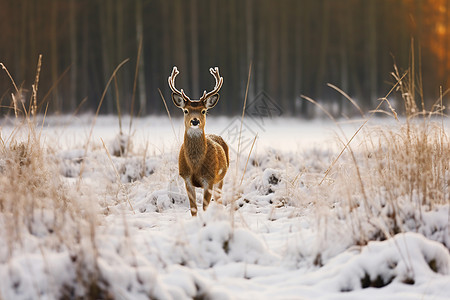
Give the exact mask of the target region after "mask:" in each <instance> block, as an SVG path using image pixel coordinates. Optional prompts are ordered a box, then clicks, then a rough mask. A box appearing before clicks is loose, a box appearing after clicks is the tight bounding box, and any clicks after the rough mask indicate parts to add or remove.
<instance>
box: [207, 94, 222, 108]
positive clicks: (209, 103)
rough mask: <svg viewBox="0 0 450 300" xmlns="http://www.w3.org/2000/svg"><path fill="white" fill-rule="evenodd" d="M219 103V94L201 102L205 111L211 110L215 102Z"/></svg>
mask: <svg viewBox="0 0 450 300" xmlns="http://www.w3.org/2000/svg"><path fill="white" fill-rule="evenodd" d="M218 101H219V94H214V95H212V96H210V97H208V98H206V99H205V100H203V103H204V104H205V107H206V108H207V109H210V108H213V107H214V106H215V105H216V104H217V102H218Z"/></svg>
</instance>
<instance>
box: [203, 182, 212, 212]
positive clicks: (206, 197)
mask: <svg viewBox="0 0 450 300" xmlns="http://www.w3.org/2000/svg"><path fill="white" fill-rule="evenodd" d="M212 189H213V185H212V184H206V185H205V187H204V188H203V210H206V209H207V208H208V205H209V202H210V201H211V192H212Z"/></svg>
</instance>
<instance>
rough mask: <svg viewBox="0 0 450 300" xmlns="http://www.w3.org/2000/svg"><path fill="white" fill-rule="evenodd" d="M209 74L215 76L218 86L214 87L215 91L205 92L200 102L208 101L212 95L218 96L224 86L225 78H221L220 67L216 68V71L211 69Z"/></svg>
mask: <svg viewBox="0 0 450 300" xmlns="http://www.w3.org/2000/svg"><path fill="white" fill-rule="evenodd" d="M209 73H211V75H212V76H214V78H215V79H216V85H215V86H214V89H213V90H212V91H211V92H209V93H206V91H204V92H203V96H202V97H201V98H200V101H202V100H205V99H208V98H209V97H211V96H212V95H214V94H217V93H218V92H219V90H220V88H221V87H222V84H223V77H220V74H219V68H218V67H215V68H214V69H213V68H210V69H209Z"/></svg>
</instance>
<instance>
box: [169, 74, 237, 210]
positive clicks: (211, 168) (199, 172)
mask: <svg viewBox="0 0 450 300" xmlns="http://www.w3.org/2000/svg"><path fill="white" fill-rule="evenodd" d="M209 72H210V73H211V75H212V76H213V77H214V79H215V81H216V84H215V86H214V89H213V90H212V91H210V92H208V93H207V92H206V90H205V91H204V92H203V95H202V96H201V98H200V99H199V100H191V99H190V98H189V97H188V96H187V95H186V94H185V93H184V91H183V89H181V90H178V89H177V88H176V87H175V78H176V77H177V75H178V74H179V73H180V72H179V71H178V69H177V67H176V66H175V67H173V69H172V73H171V75H170V76H169V78H168V82H169V87H170V89H171V90H172V101H173V103H174V104H175V106H177V107H178V108H180V109H181V110H182V111H183V113H184V127H185V131H184V141H183V144H182V145H181V148H180V153H179V156H178V169H179V175H180V176H181V177H182V178H183V179H184V182H185V186H186V191H187V195H188V198H189V205H190V211H191V215H192V216H193V217H195V216H196V215H197V201H196V193H195V188H203V210H204V211H205V210H206V209H207V208H208V205H209V203H210V201H211V196H212V195H211V193H212V192H213V191H214V200H215V201H216V202H217V203H219V204H221V203H222V202H221V200H220V196H221V195H220V194H221V190H222V186H223V179H224V177H225V174H226V173H227V170H228V166H229V164H230V159H229V154H228V145H227V144H226V143H225V141H224V140H223V139H222V137H220V136H218V135H214V134H205V125H206V114H207V112H208V111H209V110H210V109H211V108H213V107H214V106H215V105H216V104H217V102H218V101H219V90H220V88H221V87H222V84H223V77H221V76H220V74H219V68H217V67H216V68H214V69H213V68H210V69H209ZM214 188H216V190H215V189H214Z"/></svg>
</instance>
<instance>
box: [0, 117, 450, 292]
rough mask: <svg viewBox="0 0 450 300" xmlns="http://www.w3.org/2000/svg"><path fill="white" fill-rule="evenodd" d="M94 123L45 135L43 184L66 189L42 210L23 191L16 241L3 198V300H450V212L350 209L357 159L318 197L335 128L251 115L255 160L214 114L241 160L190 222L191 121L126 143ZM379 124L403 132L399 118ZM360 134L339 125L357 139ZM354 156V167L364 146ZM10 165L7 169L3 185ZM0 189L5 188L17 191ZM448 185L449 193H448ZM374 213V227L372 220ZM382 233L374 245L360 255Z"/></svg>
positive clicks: (150, 126) (48, 128)
mask: <svg viewBox="0 0 450 300" xmlns="http://www.w3.org/2000/svg"><path fill="white" fill-rule="evenodd" d="M93 120H94V119H93V116H89V115H85V116H80V117H67V116H60V117H57V116H52V117H47V119H46V121H45V123H44V126H43V129H42V132H41V137H40V143H41V146H42V147H43V149H45V153H46V154H45V162H46V165H48V169H45V172H44V173H45V174H43V175H42V176H43V178H46V180H47V181H46V183H45V187H46V189H51V187H52V185H53V186H55V189H56V190H57V191H62V192H61V193H62V194H63V195H64V197H66V198H67V199H66V200H64V199H63V200H64V201H65V202H64V201H63V202H62V203H63V204H60V202H58V201H59V200H54V201H55V203H56V204H52V203H53V202H51V201H50V200H48V198H49V197H50V196H49V194H46V193H45V191H40V190H39V187H36V189H37V190H38V191H40V193H41V194H42V195H41V194H39V193H35V194H31V195H34V196H33V197H35V198H33V199H34V200H33V199H31V200H30V199H28V198H27V197H28V196H27V195H28V194H27V193H28V192H30V190H29V189H27V188H25V189H24V191H22V190H19V191H17V195H19V194H18V193H19V192H20V193H22V192H23V193H24V195H25V196H23V199H22V198H21V197H20V196H17V199H18V200H17V201H19V200H20V201H24V203H35V205H36V207H34V206H33V208H27V209H25V210H27V211H28V210H29V211H30V212H29V214H28V212H27V211H24V212H18V213H17V214H18V215H20V218H19V220H23V222H24V224H25V225H26V226H22V225H20V224H14V225H17V226H16V228H15V229H14V230H13V229H12V227H11V226H12V222H13V221H12V220H18V219H17V218H15V215H14V214H15V212H14V211H12V210H11V211H8V209H7V208H8V206H7V205H9V204H8V203H10V202H7V201H6V200H5V199H7V197H10V196H11V195H15V194H14V193H13V192H14V191H8V190H7V189H5V190H4V191H3V192H0V207H1V209H0V228H1V229H0V233H1V238H0V299H55V298H61V297H68V298H76V297H83V298H89V297H94V296H93V295H95V296H96V297H97V298H115V299H148V298H152V299H192V298H205V299H381V298H382V299H419V298H420V299H429V298H433V299H449V298H450V288H449V287H450V254H449V247H450V235H449V209H450V208H449V204H450V203H449V201H448V200H447V201H446V202H445V203H444V204H436V205H435V206H434V207H431V208H425V207H423V208H419V209H418V208H417V203H419V201H416V200H415V199H413V201H412V202H411V201H409V200H408V199H406V198H405V196H402V195H399V197H398V198H399V200H398V204H397V205H398V207H397V206H396V207H393V206H389V205H388V204H389V203H388V204H386V202H387V200H386V199H384V198H383V196H382V195H384V194H386V193H388V192H391V191H385V190H383V187H380V188H379V190H380V191H379V194H376V195H374V196H373V197H370V203H365V202H364V200H363V198H364V197H363V195H362V194H361V193H359V194H358V193H356V194H352V195H350V196H349V197H348V199H352V201H354V203H353V202H352V203H350V204H351V205H353V204H355V207H356V208H355V210H353V211H351V212H348V211H347V210H346V207H347V206H346V205H347V204H348V203H347V202H351V201H350V200H348V199H347V198H345V196H344V195H346V194H347V191H346V187H344V185H342V184H341V183H342V182H341V181H339V180H341V179H340V177H339V176H338V175H336V174H337V173H339V174H340V175H342V176H341V177H342V180H343V181H345V179H348V178H350V179H351V180H353V181H354V183H353V182H352V183H351V184H352V185H357V182H356V181H355V179H354V177H352V174H351V172H350V171H348V169H347V167H348V166H349V165H351V161H350V160H349V158H348V157H342V159H340V160H339V162H338V164H337V166H336V168H335V169H334V170H333V171H332V174H331V175H330V176H329V178H327V179H326V180H325V181H324V183H323V184H322V185H318V182H320V181H321V180H322V179H323V177H324V172H325V171H326V170H327V168H328V167H329V166H330V165H331V164H332V162H333V161H334V159H335V158H336V157H337V155H338V153H339V151H340V149H341V148H342V144H341V143H340V142H339V140H338V139H337V138H336V135H337V133H336V132H338V133H339V136H340V139H341V140H344V139H345V138H344V137H343V136H342V133H341V132H340V131H339V130H337V128H336V125H335V124H333V123H332V122H328V121H324V120H314V121H302V120H295V119H273V120H265V121H264V122H263V123H261V124H256V123H255V122H254V120H251V119H250V120H247V119H246V121H245V122H246V123H245V126H246V128H248V130H247V131H246V132H245V136H243V138H245V139H246V140H248V141H252V140H253V138H254V136H255V135H253V133H257V134H258V138H257V142H256V145H255V147H254V149H253V150H252V153H251V155H250V156H248V155H249V152H250V146H248V147H242V148H241V149H240V154H241V155H240V156H239V159H237V147H236V144H235V142H236V141H235V140H233V137H232V136H231V135H230V132H229V131H227V130H228V129H229V128H230V124H234V123H235V122H236V119H228V118H214V117H208V120H207V127H206V130H207V132H208V133H215V134H221V135H222V136H223V137H224V138H225V140H227V141H229V144H230V147H231V148H232V149H231V151H230V158H231V162H230V169H229V170H228V173H227V175H226V177H225V184H224V188H223V192H222V199H223V201H224V205H220V204H217V203H215V202H212V203H211V204H210V206H209V207H208V209H207V210H206V211H199V214H198V216H197V217H195V218H193V217H191V215H190V211H189V203H188V202H189V201H188V200H187V195H186V191H185V188H184V182H183V180H182V179H181V178H180V177H179V176H178V166H177V157H178V149H179V147H180V145H181V142H182V136H183V132H184V128H183V122H182V120H181V119H177V118H175V119H173V120H172V122H173V126H174V129H172V124H171V121H169V119H168V118H166V117H147V118H141V119H134V120H133V125H132V131H131V132H128V122H129V119H128V118H124V120H123V124H126V126H124V129H123V133H122V134H119V127H118V125H117V124H118V122H117V118H116V117H112V116H107V117H100V118H98V119H97V120H96V125H95V127H94V128H93V134H92V136H91V137H90V138H89V132H90V129H91V124H92V123H93ZM370 123H371V124H368V125H367V126H375V125H385V126H395V122H394V121H391V120H388V119H375V120H373V121H371V122H370ZM2 124H3V125H2V127H1V137H2V139H3V141H6V143H11V140H12V139H15V140H17V141H21V140H26V139H27V136H28V135H27V130H16V128H17V124H15V122H13V121H10V120H3V122H2ZM38 124H39V125H38V126H37V128H38V129H37V130H40V127H41V124H40V120H38ZM361 124H362V121H358V120H351V121H342V122H341V123H340V126H341V127H342V130H343V132H344V134H345V135H346V138H349V137H351V136H352V135H353V133H354V132H355V131H356V130H357V129H358V127H359V126H360V125H361ZM445 126H446V130H448V129H449V127H450V122H448V121H447V120H446V125H445ZM125 128H126V129H125ZM227 135H228V137H227ZM7 137H13V138H9V139H7ZM88 140H89V144H88V147H87V148H86V144H87V141H88ZM103 142H104V144H103ZM129 142H131V144H128V143H129ZM128 145H129V147H128ZM352 145H355V151H356V155H359V154H358V153H359V152H358V151H362V150H361V149H360V148H359V147H358V146H359V145H361V140H360V137H357V138H356V139H355V141H354V142H353V144H352ZM105 148H106V149H105ZM86 149H87V150H86ZM124 149H127V150H126V151H125V150H124ZM121 153H123V154H125V155H123V156H115V155H114V154H116V155H120V154H121ZM247 157H249V159H248V161H247ZM8 163H9V161H8V158H7V157H6V156H5V157H1V158H0V170H2V171H1V172H2V174H3V172H4V171H3V170H6V168H7V166H8ZM244 170H245V173H244ZM35 171H36V170H34V171H33V170H31V169H30V172H35ZM52 172H53V173H52ZM33 174H34V173H33ZM39 174H40V173H39ZM446 174H447V175H446V176H448V175H449V172H447V173H446ZM19 175H20V174H19ZM20 176H23V175H20ZM20 176H19V177H17V178H24V177H20ZM45 176H48V177H45ZM364 176H368V177H370V176H371V174H365V175H364V174H363V177H364ZM11 178H13V177H11ZM14 178H16V177H14ZM448 178H449V177H447V179H448ZM0 179H1V181H0V182H1V184H2V186H4V187H6V186H7V184H8V183H7V180H9V179H7V178H6V176H4V175H2V177H0ZM23 180H25V179H23ZM241 181H242V182H241ZM47 186H48V187H47ZM30 189H31V188H30ZM444 189H446V191H447V197H448V183H447V186H446V187H445V188H444ZM368 192H370V191H368ZM8 193H9V194H8ZM11 193H12V194H11ZM55 193H56V194H57V195H60V194H58V192H55ZM444 194H445V192H444ZM50 195H51V194H50ZM380 195H381V196H380ZM61 197H62V196H61ZM70 199H72V200H70ZM201 199H202V192H201V189H198V190H197V201H198V202H201ZM4 201H5V202H4ZM25 201H30V202H25ZM39 201H42V205H41V204H40V202H39ZM71 201H72V202H71ZM3 203H5V207H3V205H4V204H3ZM17 203H19V202H17ZM20 203H22V202H20ZM33 205H34V204H33ZM372 205H373V206H372ZM25 207H28V206H25ZM61 207H63V208H61ZM199 207H201V206H199ZM376 209H379V210H376ZM394 209H395V211H397V210H398V211H399V214H401V215H402V218H403V219H402V221H404V222H403V223H402V224H401V225H400V227H401V229H402V230H400V232H398V233H396V234H390V233H389V228H388V227H389V220H386V218H385V217H384V216H385V215H389V213H391V214H392V211H393V210H394ZM372 210H374V211H375V212H372ZM61 211H62V212H64V214H63V215H60V213H61ZM371 213H372V214H371ZM376 213H378V214H379V215H377V214H376ZM22 214H23V215H22ZM365 214H367V215H368V216H369V217H371V219H370V222H367V223H364V222H362V220H365V219H364V217H361V216H365ZM30 220H31V221H30ZM374 224H375V225H377V226H375V225H374ZM380 228H381V229H380ZM50 229H51V230H50ZM376 229H380V230H379V231H381V232H382V231H383V230H385V231H386V232H387V233H386V236H387V238H386V239H384V238H379V236H380V234H379V231H377V230H376ZM11 232H15V233H14V234H12V233H11ZM371 235H373V236H374V237H378V238H374V239H378V240H372V241H369V242H368V243H359V238H360V237H361V236H371ZM16 236H17V238H15V237H16ZM369 240H370V239H369Z"/></svg>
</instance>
